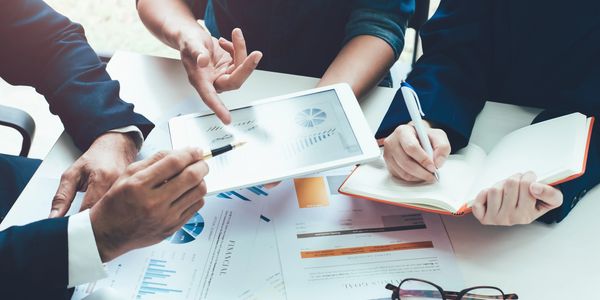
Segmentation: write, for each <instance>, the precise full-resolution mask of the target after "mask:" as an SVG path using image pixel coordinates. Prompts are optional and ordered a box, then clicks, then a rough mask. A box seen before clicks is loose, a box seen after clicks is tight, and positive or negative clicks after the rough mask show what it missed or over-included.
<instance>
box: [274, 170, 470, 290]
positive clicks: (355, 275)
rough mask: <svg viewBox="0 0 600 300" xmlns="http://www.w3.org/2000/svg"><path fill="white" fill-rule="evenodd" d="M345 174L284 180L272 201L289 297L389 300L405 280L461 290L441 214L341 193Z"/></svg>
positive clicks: (275, 191)
mask: <svg viewBox="0 0 600 300" xmlns="http://www.w3.org/2000/svg"><path fill="white" fill-rule="evenodd" d="M347 174H348V173H347V172H344V173H339V172H337V173H336V172H329V173H325V175H324V176H315V177H308V178H299V179H294V180H291V181H285V182H282V183H281V186H279V187H278V188H277V189H276V190H274V191H273V193H272V195H271V198H270V199H269V200H268V201H269V205H268V206H269V209H268V212H269V215H271V216H273V218H274V219H273V220H274V222H275V231H276V234H277V243H278V247H279V253H280V260H281V266H282V271H283V279H284V281H285V290H286V294H287V299H289V300H295V299H389V297H390V296H391V293H390V292H389V291H388V290H386V289H385V288H384V287H385V285H386V284H387V283H393V284H398V283H399V281H400V280H402V279H404V278H407V277H416V278H422V279H427V280H430V281H432V282H436V283H439V284H441V285H443V286H444V287H446V288H449V289H450V288H459V289H460V288H461V286H462V284H463V282H462V277H461V276H460V272H459V271H458V267H457V265H456V262H455V259H454V253H453V251H452V247H451V244H450V240H449V238H448V235H447V234H446V231H445V229H444V227H443V224H442V222H441V219H440V217H439V216H438V215H434V214H424V213H420V212H418V211H415V210H409V209H405V208H401V207H397V206H390V205H385V204H381V203H376V202H373V201H365V200H359V199H352V198H349V197H346V196H343V195H339V194H338V193H337V188H338V187H339V186H340V184H341V183H342V181H343V180H344V179H345V178H346V176H347ZM275 199H278V200H275ZM283 200H285V201H283Z"/></svg>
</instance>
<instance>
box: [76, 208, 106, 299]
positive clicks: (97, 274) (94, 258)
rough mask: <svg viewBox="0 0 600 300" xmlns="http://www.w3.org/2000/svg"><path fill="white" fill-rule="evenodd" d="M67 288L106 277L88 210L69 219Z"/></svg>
mask: <svg viewBox="0 0 600 300" xmlns="http://www.w3.org/2000/svg"><path fill="white" fill-rule="evenodd" d="M67 238H68V247H69V288H72V287H75V286H77V285H80V284H84V283H88V282H92V281H96V280H99V279H102V278H104V277H106V276H107V274H106V270H105V269H104V265H103V264H102V260H101V259H100V253H98V247H97V246H96V238H95V237H94V231H93V229H92V222H91V220H90V210H89V209H86V210H84V211H82V212H80V213H78V214H75V215H72V216H71V217H69V224H68V225H67Z"/></svg>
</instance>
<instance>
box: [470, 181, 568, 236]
mask: <svg viewBox="0 0 600 300" xmlns="http://www.w3.org/2000/svg"><path fill="white" fill-rule="evenodd" d="M562 202H563V195H562V193H561V192H560V191H559V190H557V189H555V188H553V187H551V186H549V185H546V184H541V183H537V182H536V176H535V174H534V173H533V172H527V173H525V174H524V175H522V174H516V175H513V176H511V177H510V178H508V179H506V180H504V181H502V182H499V183H497V184H496V185H495V186H494V187H492V188H489V189H486V190H483V191H481V192H480V193H479V195H477V197H476V198H475V202H474V203H473V207H472V208H473V215H474V216H475V217H476V218H477V219H478V220H479V221H480V222H481V224H485V225H503V226H511V225H516V224H529V223H531V222H533V221H535V220H536V219H537V218H539V217H541V216H542V215H544V214H545V213H547V212H548V211H550V210H552V209H555V208H557V207H559V206H560V205H561V204H562Z"/></svg>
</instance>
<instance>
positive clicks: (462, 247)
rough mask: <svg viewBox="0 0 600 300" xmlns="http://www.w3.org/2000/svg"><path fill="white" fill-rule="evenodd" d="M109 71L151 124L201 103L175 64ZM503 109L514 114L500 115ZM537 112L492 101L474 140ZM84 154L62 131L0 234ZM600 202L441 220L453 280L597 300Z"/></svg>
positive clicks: (377, 101)
mask: <svg viewBox="0 0 600 300" xmlns="http://www.w3.org/2000/svg"><path fill="white" fill-rule="evenodd" d="M108 70H109V72H110V74H111V75H112V77H113V78H114V79H117V80H119V81H120V82H121V96H122V98H123V99H126V100H127V101H131V102H132V103H134V104H135V106H136V111H137V112H140V113H142V114H144V115H145V116H147V117H148V118H149V119H151V120H156V119H158V118H160V116H161V113H162V112H164V111H165V110H168V109H170V108H171V107H173V106H175V105H177V104H178V103H180V102H181V101H183V100H189V99H190V98H196V99H198V101H200V100H199V98H198V96H196V93H195V91H194V90H193V89H192V88H191V87H190V85H189V84H188V82H187V77H186V75H185V72H184V70H183V68H182V67H181V64H180V63H179V62H178V61H175V60H170V59H164V58H155V57H147V56H141V55H137V54H132V53H126V52H117V53H116V54H115V56H114V57H113V59H112V60H111V62H110V64H109V67H108ZM316 82H317V79H314V78H307V77H300V76H293V75H285V74H277V73H271V72H263V71H256V72H254V74H253V75H252V76H251V77H250V78H249V79H248V81H247V82H246V83H245V84H244V86H243V87H242V88H241V89H240V90H238V91H233V92H227V93H224V94H222V96H221V97H222V99H223V100H224V102H225V103H227V104H228V105H239V104H242V103H245V102H247V101H250V100H255V99H260V98H264V97H269V96H275V95H281V94H285V93H290V92H295V91H300V90H303V89H308V88H311V87H313V86H314V85H315V83H316ZM394 94H395V93H394V90H392V89H387V88H378V89H376V90H375V91H373V92H372V93H371V94H370V95H368V96H367V97H365V99H364V100H362V101H361V106H362V108H363V110H364V112H365V114H366V117H367V120H368V121H369V124H370V125H371V128H372V129H373V130H376V129H377V126H378V125H379V123H380V121H381V119H382V118H383V115H384V114H385V112H386V110H387V108H388V106H389V103H390V101H391V99H392V98H393V96H394ZM502 111H504V112H507V111H508V112H511V114H510V115H502ZM533 112H535V110H531V109H515V108H514V107H508V106H505V105H500V104H494V103H488V105H487V106H486V109H485V110H484V112H483V113H482V115H481V116H480V118H479V120H478V124H477V127H476V129H477V130H476V131H475V132H474V137H473V140H474V141H477V142H478V144H480V145H482V146H484V148H489V147H490V146H491V145H493V143H494V141H495V140H496V139H497V136H498V135H500V134H502V133H503V132H506V131H507V130H510V129H514V128H517V127H520V126H522V125H526V124H527V123H528V122H529V121H530V120H531V119H532V117H533V114H532V113H533ZM483 132H485V134H483ZM79 155H80V153H79V151H78V150H77V149H76V148H75V147H74V145H73V143H72V141H71V139H70V138H69V137H68V136H67V135H66V134H64V133H63V134H62V135H61V136H60V138H59V139H58V141H57V143H56V144H55V145H54V147H53V148H52V150H51V151H50V153H49V154H48V156H47V157H46V159H45V160H44V162H43V163H42V165H41V167H40V169H39V170H38V171H37V173H36V174H35V175H34V177H33V179H32V180H31V182H30V183H29V185H28V186H27V187H26V188H25V190H24V192H23V193H22V194H21V196H20V197H19V199H18V200H17V202H16V203H15V205H14V207H13V208H12V210H11V211H10V213H9V214H8V216H7V217H6V219H5V220H4V222H3V223H2V224H1V226H0V229H5V228H7V227H8V226H12V225H20V224H26V223H30V222H32V221H35V220H40V219H43V218H45V217H46V216H47V214H48V212H49V210H50V202H51V196H52V195H48V197H47V198H42V199H40V198H39V197H35V196H34V195H36V191H35V189H36V183H39V182H40V181H41V180H44V179H43V178H59V177H60V174H61V173H62V172H63V171H64V170H65V169H66V168H68V167H69V166H70V165H71V163H72V162H73V161H74V160H75V159H76V158H77V157H78V156H79ZM599 198H600V188H596V189H594V190H592V191H591V192H589V193H588V194H587V196H586V197H585V199H583V200H582V201H581V203H580V204H578V207H576V208H575V210H574V211H573V212H572V213H571V215H570V216H569V217H568V218H567V219H566V220H565V221H563V222H562V223H560V224H559V225H555V226H546V225H543V224H537V223H536V224H531V225H527V226H516V227H510V228H502V227H487V226H482V225H480V224H479V223H478V222H477V221H476V220H475V219H474V218H473V217H472V216H466V217H444V223H445V225H446V229H447V231H448V234H449V235H450V238H451V240H452V244H453V246H454V250H455V252H456V257H457V259H458V263H459V266H460V269H461V271H462V274H457V275H456V276H463V278H464V279H465V283H466V285H467V286H470V285H480V284H488V285H496V286H498V287H501V288H502V289H503V290H505V291H506V292H517V293H518V294H519V295H520V296H521V299H600V295H599V294H598V292H597V291H596V289H595V284H597V283H598V282H600V272H599V270H600V259H599V258H598V257H597V255H598V254H600V241H599V240H598V234H597V230H598V229H600V218H598V217H596V216H597V215H598V213H600V201H599V200H600V199H599ZM594 293H596V294H594Z"/></svg>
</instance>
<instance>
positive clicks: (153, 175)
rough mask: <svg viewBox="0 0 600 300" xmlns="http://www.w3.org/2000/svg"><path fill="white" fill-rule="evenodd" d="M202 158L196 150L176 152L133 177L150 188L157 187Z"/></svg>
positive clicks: (201, 154)
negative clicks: (136, 177)
mask: <svg viewBox="0 0 600 300" xmlns="http://www.w3.org/2000/svg"><path fill="white" fill-rule="evenodd" d="M202 157H203V152H202V150H200V149H198V148H187V149H183V150H177V151H174V152H172V153H171V154H169V155H167V156H165V157H164V158H163V159H161V160H159V161H158V162H156V163H154V164H153V165H151V166H149V167H148V168H146V169H144V170H142V171H140V172H138V173H137V174H136V175H135V176H138V177H140V178H141V179H142V180H143V181H144V182H147V183H148V184H150V185H151V186H152V187H157V186H159V185H160V184H162V183H163V182H165V181H167V180H169V179H171V178H173V176H175V175H177V174H179V173H181V171H183V170H184V169H185V168H186V167H187V166H189V165H191V164H193V163H195V162H197V161H199V160H201V159H202Z"/></svg>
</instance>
